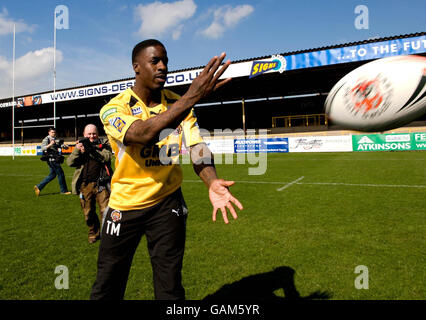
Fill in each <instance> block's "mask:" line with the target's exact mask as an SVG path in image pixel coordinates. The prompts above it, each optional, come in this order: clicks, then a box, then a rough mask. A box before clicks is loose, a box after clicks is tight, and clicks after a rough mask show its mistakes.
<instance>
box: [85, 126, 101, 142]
mask: <svg viewBox="0 0 426 320" xmlns="http://www.w3.org/2000/svg"><path fill="white" fill-rule="evenodd" d="M83 135H84V137H85V138H89V140H90V142H93V141H95V140H97V139H98V130H97V129H96V127H95V126H88V127H86V129H85V130H84V133H83Z"/></svg>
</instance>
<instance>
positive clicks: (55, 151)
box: [34, 127, 71, 197]
mask: <svg viewBox="0 0 426 320" xmlns="http://www.w3.org/2000/svg"><path fill="white" fill-rule="evenodd" d="M61 150H62V143H61V142H60V140H58V138H57V137H56V129H55V128H53V127H50V128H49V130H48V135H47V136H46V137H45V138H44V139H43V141H42V143H41V151H43V158H44V159H45V161H46V162H47V165H48V166H49V170H50V172H49V175H48V176H47V177H46V178H44V179H43V181H42V182H40V183H39V184H37V185H35V186H34V191H35V194H36V196H37V197H38V196H39V195H40V192H41V190H43V188H44V187H45V186H46V185H47V184H48V183H49V182H50V181H52V180H53V179H55V178H56V176H58V181H59V187H60V189H61V193H62V194H71V192H69V191H68V187H67V183H66V181H65V174H64V171H63V170H62V167H61V163H62V162H63V161H64V157H63V156H62V154H61Z"/></svg>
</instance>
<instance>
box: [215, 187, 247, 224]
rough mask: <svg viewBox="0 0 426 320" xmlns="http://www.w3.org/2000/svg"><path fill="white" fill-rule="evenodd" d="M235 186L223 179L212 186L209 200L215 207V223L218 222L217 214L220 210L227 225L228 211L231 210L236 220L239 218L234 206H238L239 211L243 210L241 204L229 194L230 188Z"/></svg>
mask: <svg viewBox="0 0 426 320" xmlns="http://www.w3.org/2000/svg"><path fill="white" fill-rule="evenodd" d="M233 184H234V181H225V180H223V179H216V180H214V181H213V182H212V183H211V184H210V187H209V198H210V202H211V204H212V205H213V217H212V218H213V221H216V213H217V210H219V209H220V211H221V212H222V217H223V220H224V221H225V223H226V224H227V223H229V220H228V212H227V210H226V209H228V210H229V212H230V213H231V214H232V216H233V217H234V219H237V218H238V216H237V213H236V212H235V209H234V207H233V204H234V205H236V206H237V207H238V209H240V210H243V206H242V205H241V203H240V202H239V201H238V200H237V199H236V198H235V197H234V196H233V195H232V194H231V192H229V189H228V187H229V186H232V185H233Z"/></svg>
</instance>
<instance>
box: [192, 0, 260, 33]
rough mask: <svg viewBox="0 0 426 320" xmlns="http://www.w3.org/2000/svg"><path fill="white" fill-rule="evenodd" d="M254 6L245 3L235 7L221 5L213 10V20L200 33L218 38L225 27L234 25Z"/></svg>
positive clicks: (246, 15)
mask: <svg viewBox="0 0 426 320" xmlns="http://www.w3.org/2000/svg"><path fill="white" fill-rule="evenodd" d="M253 11H254V8H253V7H252V6H251V5H248V4H245V5H240V6H236V7H231V6H229V5H225V6H222V7H220V8H218V9H216V10H215V11H214V12H213V22H212V23H211V24H210V26H208V27H207V28H206V29H204V30H202V31H201V32H200V33H201V34H203V35H204V36H206V37H207V38H212V39H218V38H220V37H221V36H222V35H223V34H224V33H225V31H226V30H227V29H229V28H232V27H234V26H236V25H237V24H238V23H239V22H240V21H241V20H242V19H244V18H246V17H248V16H249V15H250V14H251V13H252V12H253Z"/></svg>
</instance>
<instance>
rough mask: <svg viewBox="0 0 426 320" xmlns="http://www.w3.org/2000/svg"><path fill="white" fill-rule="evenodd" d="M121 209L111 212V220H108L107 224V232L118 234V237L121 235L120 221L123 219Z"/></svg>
mask: <svg viewBox="0 0 426 320" xmlns="http://www.w3.org/2000/svg"><path fill="white" fill-rule="evenodd" d="M121 217H122V215H121V211H119V210H114V211H113V212H111V220H112V221H110V220H107V221H106V223H107V226H106V234H109V235H111V236H113V235H116V236H117V237H118V236H119V235H120V227H121V223H118V222H119V221H121Z"/></svg>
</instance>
